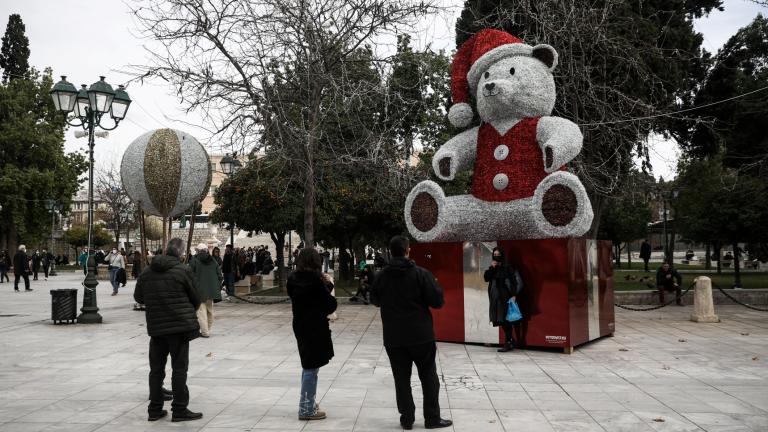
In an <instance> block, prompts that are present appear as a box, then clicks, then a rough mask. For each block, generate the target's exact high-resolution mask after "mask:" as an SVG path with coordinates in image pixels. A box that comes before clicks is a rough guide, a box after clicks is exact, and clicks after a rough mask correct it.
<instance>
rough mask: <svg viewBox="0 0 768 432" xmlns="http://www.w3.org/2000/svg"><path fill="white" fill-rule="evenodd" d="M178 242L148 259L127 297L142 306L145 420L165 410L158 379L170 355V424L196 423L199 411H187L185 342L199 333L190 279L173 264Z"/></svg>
mask: <svg viewBox="0 0 768 432" xmlns="http://www.w3.org/2000/svg"><path fill="white" fill-rule="evenodd" d="M183 244H184V242H183V241H182V240H181V239H179V238H174V239H171V241H169V242H168V247H167V248H166V250H165V255H158V256H155V257H154V258H153V259H152V264H151V265H150V266H149V268H148V269H146V270H145V271H144V272H143V273H142V274H141V275H140V276H139V280H138V281H137V282H136V291H135V292H134V293H133V298H134V299H135V300H136V302H137V303H139V304H143V305H145V307H146V311H147V312H146V319H147V333H148V334H149V336H150V340H149V369H150V371H149V399H150V402H149V408H148V411H149V418H148V420H149V421H155V420H159V419H161V418H163V417H165V416H166V415H168V411H166V410H164V409H163V391H162V388H163V387H162V386H163V379H165V363H166V361H167V359H168V355H169V354H170V356H171V367H172V368H173V375H172V377H171V383H172V386H173V403H172V404H171V409H172V411H173V416H172V421H174V422H178V421H186V420H197V419H199V418H202V417H203V414H202V413H195V412H192V411H190V410H189V409H187V405H188V404H189V389H188V388H187V369H188V367H189V341H190V340H192V339H195V338H196V337H198V336H199V335H200V327H199V326H198V324H197V308H198V306H200V298H199V297H198V294H197V287H196V282H195V276H194V275H193V274H192V272H191V271H190V270H189V268H188V267H187V266H186V265H184V264H182V263H181V261H180V260H179V257H181V254H182V251H183V250H184V248H183Z"/></svg>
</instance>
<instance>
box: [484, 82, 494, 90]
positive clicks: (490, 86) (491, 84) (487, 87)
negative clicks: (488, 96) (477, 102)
mask: <svg viewBox="0 0 768 432" xmlns="http://www.w3.org/2000/svg"><path fill="white" fill-rule="evenodd" d="M494 87H496V83H492V82H491V83H487V84H486V85H485V88H486V89H487V90H493V88H494Z"/></svg>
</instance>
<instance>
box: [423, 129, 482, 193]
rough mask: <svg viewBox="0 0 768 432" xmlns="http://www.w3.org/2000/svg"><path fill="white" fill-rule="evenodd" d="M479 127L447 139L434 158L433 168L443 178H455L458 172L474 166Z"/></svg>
mask: <svg viewBox="0 0 768 432" xmlns="http://www.w3.org/2000/svg"><path fill="white" fill-rule="evenodd" d="M478 130H479V127H474V128H472V129H470V130H467V131H464V132H462V133H460V134H458V135H456V136H455V137H453V138H451V139H449V140H448V141H446V143H445V144H443V145H442V146H441V147H440V149H438V150H437V152H436V153H435V156H434V157H433V158H432V169H433V170H434V171H435V175H437V177H438V178H440V179H441V180H453V178H454V177H455V176H456V173H458V172H459V171H462V170H465V169H467V168H469V167H471V166H472V163H473V162H474V160H475V155H476V152H477V133H478Z"/></svg>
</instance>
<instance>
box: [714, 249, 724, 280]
mask: <svg viewBox="0 0 768 432" xmlns="http://www.w3.org/2000/svg"><path fill="white" fill-rule="evenodd" d="M715 254H717V274H722V273H723V246H722V244H720V242H719V241H716V242H715Z"/></svg>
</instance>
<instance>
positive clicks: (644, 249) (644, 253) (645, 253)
mask: <svg viewBox="0 0 768 432" xmlns="http://www.w3.org/2000/svg"><path fill="white" fill-rule="evenodd" d="M640 258H641V259H651V244H650V243H648V242H643V243H642V244H641V245H640Z"/></svg>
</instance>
